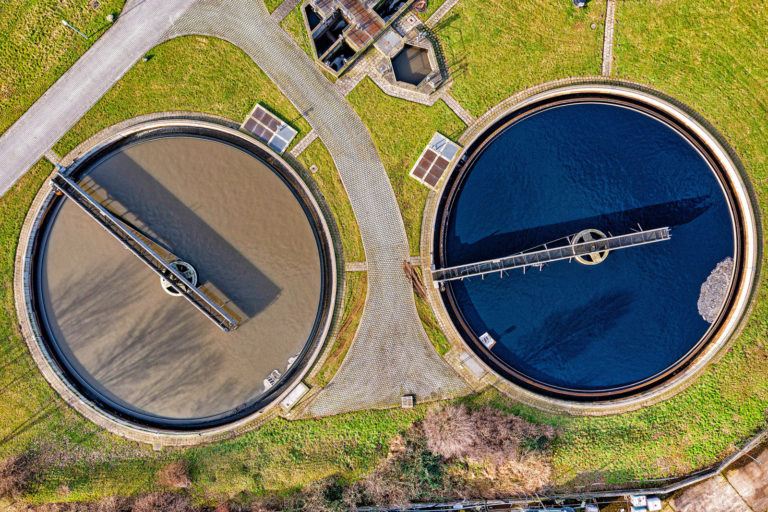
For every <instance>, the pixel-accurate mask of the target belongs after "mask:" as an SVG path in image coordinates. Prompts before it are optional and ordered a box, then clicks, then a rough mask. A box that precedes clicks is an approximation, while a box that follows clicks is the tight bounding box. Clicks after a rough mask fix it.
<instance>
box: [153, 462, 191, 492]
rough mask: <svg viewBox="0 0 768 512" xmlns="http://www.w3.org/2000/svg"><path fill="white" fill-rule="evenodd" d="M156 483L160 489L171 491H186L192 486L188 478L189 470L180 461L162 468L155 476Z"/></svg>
mask: <svg viewBox="0 0 768 512" xmlns="http://www.w3.org/2000/svg"><path fill="white" fill-rule="evenodd" d="M157 483H158V485H160V486H162V487H168V488H171V489H188V488H189V487H191V486H192V480H191V479H190V478H189V469H188V468H187V465H186V463H184V462H182V461H175V462H171V463H170V464H167V465H166V466H164V467H163V468H162V469H161V470H160V471H159V472H158V474H157Z"/></svg>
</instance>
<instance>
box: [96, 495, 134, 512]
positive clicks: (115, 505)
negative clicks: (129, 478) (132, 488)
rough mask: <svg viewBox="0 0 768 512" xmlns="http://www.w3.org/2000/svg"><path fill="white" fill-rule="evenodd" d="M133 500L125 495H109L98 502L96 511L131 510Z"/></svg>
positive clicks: (125, 511)
mask: <svg viewBox="0 0 768 512" xmlns="http://www.w3.org/2000/svg"><path fill="white" fill-rule="evenodd" d="M130 510H131V500H129V499H128V498H125V497H123V496H108V497H106V498H104V499H103V500H101V501H99V502H98V503H97V504H96V507H95V509H94V511H95V512H130Z"/></svg>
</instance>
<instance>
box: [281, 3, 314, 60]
mask: <svg viewBox="0 0 768 512" xmlns="http://www.w3.org/2000/svg"><path fill="white" fill-rule="evenodd" d="M280 26H281V27H283V30H285V31H286V32H288V34H289V35H290V36H291V37H293V40H294V41H296V44H298V45H299V46H300V47H301V49H302V50H304V52H305V53H306V54H307V55H309V56H310V57H312V46H311V45H310V42H309V35H308V34H307V29H306V28H305V27H304V15H303V14H301V5H299V7H297V8H295V9H294V10H292V11H291V12H290V13H288V16H286V17H285V18H284V19H283V21H281V22H280Z"/></svg>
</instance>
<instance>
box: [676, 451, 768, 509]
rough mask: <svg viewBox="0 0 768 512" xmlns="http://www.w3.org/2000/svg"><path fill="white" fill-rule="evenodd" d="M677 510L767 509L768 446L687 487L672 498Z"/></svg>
mask: <svg viewBox="0 0 768 512" xmlns="http://www.w3.org/2000/svg"><path fill="white" fill-rule="evenodd" d="M669 506H670V508H671V509H672V510H673V511H674V512H724V511H728V512H766V510H768V449H767V448H763V450H762V451H761V452H760V453H759V454H758V455H756V456H755V457H754V458H752V457H744V458H743V461H742V462H740V463H737V464H736V465H735V466H733V467H731V468H730V469H728V470H727V471H725V472H723V473H721V474H718V475H716V476H714V477H712V478H710V479H708V480H705V481H703V482H701V483H700V484H697V485H694V486H691V487H688V488H687V489H685V490H684V491H682V492H681V493H680V494H678V495H677V496H675V497H674V498H673V499H672V500H671V501H670V502H669Z"/></svg>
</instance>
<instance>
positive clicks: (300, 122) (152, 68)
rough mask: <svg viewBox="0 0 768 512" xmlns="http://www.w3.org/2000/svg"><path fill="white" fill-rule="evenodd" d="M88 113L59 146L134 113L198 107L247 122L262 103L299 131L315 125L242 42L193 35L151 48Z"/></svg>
mask: <svg viewBox="0 0 768 512" xmlns="http://www.w3.org/2000/svg"><path fill="white" fill-rule="evenodd" d="M149 55H151V56H152V58H151V59H150V60H149V61H147V62H141V61H139V62H138V63H137V64H136V65H135V66H134V67H133V68H132V69H131V70H130V71H128V73H126V75H125V76H124V77H123V78H122V79H120V81H119V82H117V84H115V86H114V87H112V89H110V90H109V92H108V93H107V94H106V95H105V96H104V97H103V98H102V99H101V100H100V101H99V102H98V103H97V104H96V105H94V106H93V108H91V110H89V111H88V113H87V114H86V115H85V117H83V118H82V119H81V120H80V121H79V122H78V123H77V124H76V125H75V126H74V127H73V128H72V129H71V130H70V131H69V133H67V135H65V136H64V138H63V139H61V140H60V141H59V143H58V144H56V146H55V147H54V149H55V150H56V151H57V152H58V153H59V154H61V155H64V154H66V153H68V152H69V151H71V150H72V149H74V148H75V146H77V144H79V143H80V142H83V141H84V140H86V139H87V138H88V137H90V136H91V135H93V134H95V133H96V132H98V131H99V130H101V129H103V128H106V127H108V126H110V125H112V124H115V123H117V122H120V121H123V120H125V119H128V118H130V117H133V116H138V115H141V114H149V113H152V112H162V111H169V110H192V111H198V112H205V113H208V114H216V115H220V116H225V117H228V118H230V119H233V120H235V121H242V120H243V119H244V118H245V116H246V115H247V114H248V112H249V111H250V110H251V109H252V108H253V106H254V105H255V104H256V103H261V104H263V105H264V106H266V107H267V108H268V109H269V110H271V111H272V112H274V113H276V114H277V115H278V116H280V117H281V118H282V119H283V120H284V121H286V122H287V123H288V124H290V125H291V126H293V127H294V128H296V129H297V130H298V132H299V133H298V135H297V136H296V138H295V139H294V144H295V143H296V142H298V141H299V140H300V139H301V137H303V136H304V135H306V134H307V133H308V132H309V124H308V123H307V122H306V121H305V120H304V118H303V117H301V115H300V114H299V112H298V111H297V110H296V109H295V108H294V106H293V105H292V104H291V102H290V101H288V99H287V98H286V97H285V96H283V94H282V93H281V92H280V90H279V89H278V88H277V86H275V84H274V83H272V81H271V80H270V79H269V78H268V77H267V75H265V74H264V73H263V72H262V71H261V70H260V69H259V68H258V67H257V66H256V64H254V63H253V61H252V60H251V59H250V58H249V57H248V56H247V55H246V54H245V53H243V52H242V51H241V50H240V49H239V48H237V47H236V46H234V45H232V44H230V43H227V42H225V41H222V40H220V39H215V38H210V37H200V36H188V37H181V38H177V39H172V40H170V41H168V42H165V43H163V44H161V45H159V46H157V47H155V48H154V49H152V51H150V52H149Z"/></svg>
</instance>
